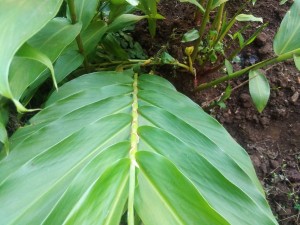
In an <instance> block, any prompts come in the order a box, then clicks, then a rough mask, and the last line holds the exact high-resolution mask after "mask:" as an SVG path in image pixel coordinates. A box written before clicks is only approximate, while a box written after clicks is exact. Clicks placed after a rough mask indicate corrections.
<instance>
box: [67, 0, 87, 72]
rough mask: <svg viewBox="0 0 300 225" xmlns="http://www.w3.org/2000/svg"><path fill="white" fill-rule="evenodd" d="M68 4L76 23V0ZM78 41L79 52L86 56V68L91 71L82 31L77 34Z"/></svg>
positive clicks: (72, 18)
mask: <svg viewBox="0 0 300 225" xmlns="http://www.w3.org/2000/svg"><path fill="white" fill-rule="evenodd" d="M68 5H69V9H70V14H71V20H72V24H76V23H77V16H76V10H75V4H74V0H68ZM76 43H77V46H78V49H79V53H80V54H81V55H83V57H84V61H83V64H84V67H85V70H86V71H87V72H88V71H89V62H88V59H87V56H86V54H85V51H84V47H83V42H82V38H81V33H79V34H78V35H77V37H76Z"/></svg>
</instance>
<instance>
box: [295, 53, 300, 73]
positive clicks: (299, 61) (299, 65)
mask: <svg viewBox="0 0 300 225" xmlns="http://www.w3.org/2000/svg"><path fill="white" fill-rule="evenodd" d="M294 62H295V65H296V67H297V69H298V70H300V56H298V55H294Z"/></svg>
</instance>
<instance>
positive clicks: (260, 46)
mask: <svg viewBox="0 0 300 225" xmlns="http://www.w3.org/2000/svg"><path fill="white" fill-rule="evenodd" d="M242 3H244V1H242V0H235V1H229V3H228V4H227V7H228V10H229V12H228V15H229V16H230V15H233V13H234V12H235V10H236V9H237V6H240V5H241V4H242ZM290 6H291V1H289V2H287V3H286V4H285V5H283V6H280V5H279V1H277V0H265V1H257V3H256V5H255V6H254V7H248V8H247V9H249V11H248V12H247V11H246V12H245V13H252V14H253V15H255V16H260V17H263V19H264V22H268V23H269V25H268V27H267V28H266V29H265V30H264V31H263V33H262V34H261V35H260V36H259V37H258V39H257V40H256V41H255V42H254V43H253V44H252V45H251V47H248V48H247V49H245V50H244V51H243V52H242V54H241V56H242V57H243V58H244V60H245V61H247V60H248V59H250V58H251V57H252V58H253V57H254V58H255V59H259V60H263V59H266V58H268V57H271V56H273V50H272V41H273V38H274V35H275V33H276V31H277V29H278V27H279V25H280V22H281V20H282V18H283V17H284V15H285V13H286V11H287V10H288V8H289V7H290ZM194 10H195V8H194V7H193V6H191V5H189V4H182V3H179V1H175V0H161V1H160V4H159V12H160V13H161V14H162V15H163V16H165V18H166V19H165V20H162V21H159V22H158V30H157V35H156V37H155V38H154V39H151V37H150V36H149V35H148V34H147V33H148V31H147V25H146V24H145V22H142V23H140V24H139V25H138V27H137V32H135V34H134V36H135V39H136V40H137V41H139V42H140V44H141V45H142V46H143V48H144V49H147V53H148V55H149V56H153V55H155V54H156V53H157V52H158V51H159V50H160V49H161V48H162V46H165V47H166V49H167V50H168V52H169V53H170V54H171V55H172V56H173V57H175V58H176V59H179V60H180V59H182V58H183V57H184V46H183V44H182V43H181V42H180V40H181V37H182V34H184V33H185V32H186V31H187V30H189V29H190V28H192V27H195V20H194ZM256 25H257V24H253V25H252V26H253V27H255V26H256ZM237 26H238V25H237ZM237 28H238V27H236V29H237ZM242 66H243V65H236V67H242ZM264 69H265V71H266V75H267V77H268V79H269V82H270V86H271V96H270V101H269V103H268V105H267V107H266V108H265V110H264V111H263V112H262V113H259V112H257V111H256V109H255V108H254V106H253V104H252V102H251V98H250V95H249V91H248V86H247V83H246V85H244V83H245V81H247V76H246V75H245V76H243V77H241V78H239V79H237V80H234V81H230V84H231V86H232V87H233V88H236V89H235V90H234V91H233V93H232V95H231V97H230V99H228V100H227V102H226V105H227V107H226V108H225V109H221V108H218V107H215V108H213V109H211V110H210V111H209V112H210V114H211V115H213V116H214V117H216V118H217V119H218V120H219V121H220V122H221V123H222V124H223V125H224V126H225V127H226V128H227V130H228V131H229V133H230V134H231V135H232V136H233V137H234V138H235V139H236V140H237V142H238V143H240V144H241V145H242V146H243V147H244V148H245V149H246V150H247V152H248V153H249V155H250V157H251V159H252V161H253V164H254V167H255V169H256V172H257V175H258V177H259V178H260V181H261V183H262V185H263V186H264V188H265V191H266V194H267V198H268V200H269V203H270V205H271V207H272V210H273V212H274V215H275V216H276V217H277V219H278V221H279V223H280V224H282V225H295V224H300V199H299V198H300V196H299V195H300V194H299V193H300V168H299V167H300V147H299V146H300V100H299V93H300V73H299V71H297V69H296V68H295V67H294V65H293V62H285V63H280V64H277V65H273V66H269V67H267V68H264ZM156 73H159V74H161V75H163V76H164V77H166V78H168V79H169V80H171V82H172V83H173V84H174V85H175V86H176V87H177V89H178V90H179V91H181V92H183V93H184V94H186V95H188V96H189V97H190V98H192V99H193V100H194V101H196V102H197V103H198V104H199V105H201V106H205V104H206V103H207V102H210V101H211V100H212V99H214V98H216V97H218V96H219V95H220V94H221V93H222V92H223V91H224V88H225V87H226V86H225V84H224V85H223V84H222V85H219V86H218V87H217V88H213V89H210V90H208V91H203V92H200V93H194V92H193V91H192V89H193V82H194V81H193V77H192V76H191V75H189V74H186V73H184V72H183V71H180V70H174V69H172V68H170V67H168V66H165V67H162V68H157V70H156ZM218 75H220V74H212V75H209V76H204V77H203V75H201V76H202V77H199V78H198V79H199V81H200V82H203V81H206V80H210V79H212V78H213V77H215V76H218Z"/></svg>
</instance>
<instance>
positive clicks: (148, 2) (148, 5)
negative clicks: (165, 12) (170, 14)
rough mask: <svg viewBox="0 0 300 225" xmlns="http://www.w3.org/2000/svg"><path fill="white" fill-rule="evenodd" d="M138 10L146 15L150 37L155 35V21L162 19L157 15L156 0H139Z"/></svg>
mask: <svg viewBox="0 0 300 225" xmlns="http://www.w3.org/2000/svg"><path fill="white" fill-rule="evenodd" d="M139 2H140V4H139V5H138V8H139V9H140V10H142V11H143V13H145V14H146V16H147V18H148V29H149V32H150V34H151V36H152V37H154V36H155V33H156V20H158V19H164V17H163V16H162V15H160V14H159V13H157V0H139Z"/></svg>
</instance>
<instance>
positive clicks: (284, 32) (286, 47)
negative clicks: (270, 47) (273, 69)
mask: <svg viewBox="0 0 300 225" xmlns="http://www.w3.org/2000/svg"><path fill="white" fill-rule="evenodd" d="M299 15H300V0H295V1H294V4H293V5H292V7H291V8H290V10H289V11H288V12H287V14H286V15H285V16H284V18H283V20H282V22H281V24H280V27H279V30H278V32H277V34H276V36H275V39H274V52H275V53H276V54H277V55H281V54H284V53H287V52H290V51H293V50H295V49H298V48H300V41H299V40H300V23H299Z"/></svg>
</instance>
